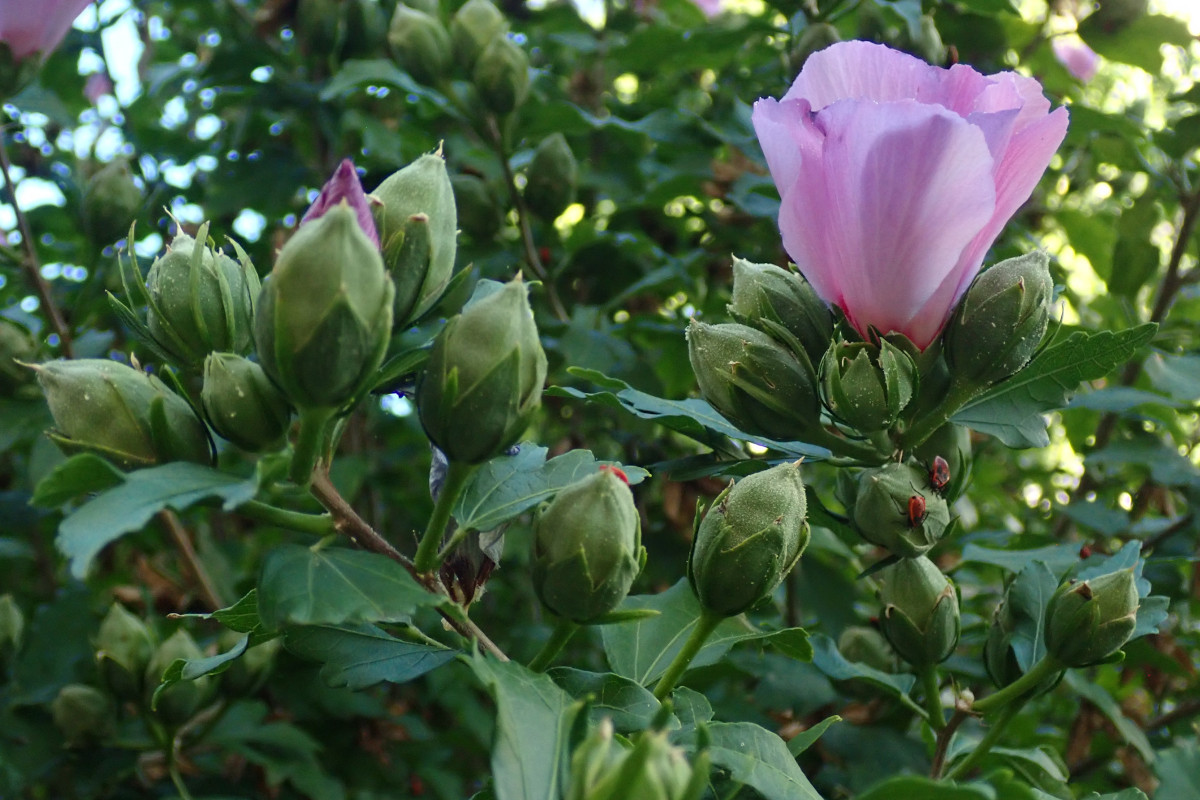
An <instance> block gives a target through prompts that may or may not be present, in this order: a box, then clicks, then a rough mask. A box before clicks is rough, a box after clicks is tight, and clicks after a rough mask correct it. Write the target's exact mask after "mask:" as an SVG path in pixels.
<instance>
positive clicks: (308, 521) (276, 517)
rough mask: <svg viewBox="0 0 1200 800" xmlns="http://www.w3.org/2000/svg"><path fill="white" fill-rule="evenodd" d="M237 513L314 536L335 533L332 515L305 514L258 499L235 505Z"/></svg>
mask: <svg viewBox="0 0 1200 800" xmlns="http://www.w3.org/2000/svg"><path fill="white" fill-rule="evenodd" d="M237 510H238V513H240V514H241V515H242V516H244V517H249V518H250V519H252V520H255V521H257V522H265V523H267V524H268V525H276V526H278V527H280V528H287V529H288V530H292V531H299V532H300V533H311V534H312V535H314V536H328V535H330V534H332V533H336V532H337V529H336V528H335V527H334V524H333V517H331V516H329V515H328V514H306V513H304V512H303V511H291V510H289V509H286V508H277V507H275V506H273V505H271V504H269V503H264V502H262V501H260V500H248V501H246V502H245V503H242V504H241V505H240V506H238V507H237Z"/></svg>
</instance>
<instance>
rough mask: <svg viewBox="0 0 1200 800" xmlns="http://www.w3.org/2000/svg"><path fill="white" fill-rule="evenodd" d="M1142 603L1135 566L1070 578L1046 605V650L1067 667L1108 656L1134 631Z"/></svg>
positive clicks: (1101, 659) (1083, 665) (1093, 662)
mask: <svg viewBox="0 0 1200 800" xmlns="http://www.w3.org/2000/svg"><path fill="white" fill-rule="evenodd" d="M1138 605H1139V599H1138V590H1137V579H1136V577H1135V576H1134V574H1133V568H1132V567H1129V568H1127V569H1122V570H1118V571H1117V572H1110V573H1108V574H1106V575H1100V576H1099V577H1096V578H1089V579H1087V580H1086V581H1069V582H1067V583H1064V584H1063V585H1062V586H1060V587H1058V591H1056V592H1055V593H1054V596H1053V597H1051V598H1050V602H1049V603H1048V604H1047V606H1046V650H1047V651H1048V652H1049V653H1050V655H1052V656H1054V657H1055V658H1057V659H1058V660H1059V661H1060V662H1061V663H1062V664H1063V665H1064V666H1067V667H1086V666H1089V665H1091V664H1096V663H1098V662H1100V661H1103V660H1104V659H1106V658H1108V657H1109V656H1110V655H1112V654H1113V653H1115V652H1117V651H1118V650H1120V649H1121V646H1122V645H1124V644H1125V643H1126V642H1127V641H1129V637H1130V636H1132V635H1133V631H1134V628H1136V627H1137V611H1138Z"/></svg>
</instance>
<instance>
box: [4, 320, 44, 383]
mask: <svg viewBox="0 0 1200 800" xmlns="http://www.w3.org/2000/svg"><path fill="white" fill-rule="evenodd" d="M36 353H37V342H36V341H34V338H33V335H32V334H31V333H30V332H29V331H27V330H25V328H23V327H22V326H20V325H18V324H17V323H15V322H13V321H12V320H10V319H6V318H4V317H0V397H12V396H13V395H14V394H16V392H17V390H19V389H21V388H22V387H23V386H25V385H26V384H28V383H29V382H30V381H32V380H33V373H32V372H30V371H29V370H28V369H26V368H25V367H23V366H21V364H19V363H17V362H26V361H30V360H31V359H33V357H34V355H35V354H36Z"/></svg>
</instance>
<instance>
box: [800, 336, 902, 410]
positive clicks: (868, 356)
mask: <svg viewBox="0 0 1200 800" xmlns="http://www.w3.org/2000/svg"><path fill="white" fill-rule="evenodd" d="M916 383H917V365H916V364H915V363H914V362H913V359H912V357H911V356H910V355H909V354H908V353H906V352H904V351H903V350H901V349H900V348H899V347H896V346H895V345H894V344H892V343H891V342H889V341H887V340H886V339H882V340H880V342H879V344H878V345H874V344H869V343H867V342H839V343H838V344H835V345H833V346H832V347H830V348H829V350H828V351H827V352H826V353H825V356H824V358H822V359H821V392H822V397H823V399H824V401H825V405H826V407H827V408H828V409H829V412H830V413H831V414H833V415H834V416H835V417H837V418H838V419H839V420H841V421H842V422H844V423H845V424H847V425H849V426H850V427H852V428H854V429H856V430H859V431H864V432H871V431H881V430H885V429H887V428H889V427H891V425H892V424H893V423H895V422H896V420H897V418H899V416H900V412H901V411H903V410H904V408H905V406H907V405H908V403H909V401H910V400H912V398H913V395H914V394H915V392H916Z"/></svg>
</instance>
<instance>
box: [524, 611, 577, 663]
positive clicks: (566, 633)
mask: <svg viewBox="0 0 1200 800" xmlns="http://www.w3.org/2000/svg"><path fill="white" fill-rule="evenodd" d="M577 630H579V625H577V624H576V623H574V622H571V620H569V619H560V620H559V621H558V624H557V625H555V626H554V631H553V632H551V634H550V638H549V639H547V640H546V643H545V644H544V645H542V649H541V650H539V651H538V654H537V655H536V656H534V657H533V660H532V661H530V662H529V669H531V670H533V671H534V672H545V671H546V667H548V666H550V664H551V662H553V661H554V657H555V656H557V655H558V654H559V653H561V652H562V649H563V647H565V646H566V644H567V642H569V641H571V637H572V636H574V635H575V632H576V631H577Z"/></svg>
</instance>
